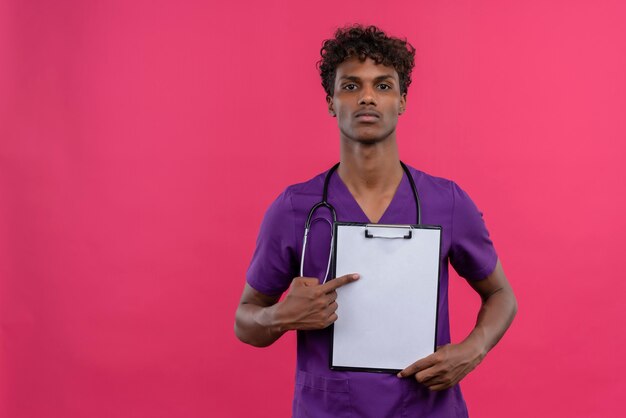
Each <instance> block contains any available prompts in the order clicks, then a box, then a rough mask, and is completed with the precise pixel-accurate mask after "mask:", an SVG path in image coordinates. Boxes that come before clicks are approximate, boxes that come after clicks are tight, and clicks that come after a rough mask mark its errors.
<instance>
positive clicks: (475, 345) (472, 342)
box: [462, 329, 489, 362]
mask: <svg viewBox="0 0 626 418" xmlns="http://www.w3.org/2000/svg"><path fill="white" fill-rule="evenodd" d="M462 344H463V345H465V346H466V347H468V348H469V349H470V350H471V351H472V353H474V356H475V358H476V359H478V361H479V362H480V361H482V360H483V359H484V358H485V356H486V355H487V353H488V352H489V347H488V345H487V343H486V339H485V338H484V336H482V335H481V333H480V331H479V330H476V329H475V330H474V331H472V333H470V335H469V336H468V337H467V338H466V339H465V340H464V341H463V343H462Z"/></svg>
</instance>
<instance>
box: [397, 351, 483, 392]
mask: <svg viewBox="0 0 626 418" xmlns="http://www.w3.org/2000/svg"><path fill="white" fill-rule="evenodd" d="M484 356H485V355H484V354H483V352H482V351H481V350H479V349H478V348H477V347H476V346H475V345H473V344H470V343H468V342H462V343H460V344H446V345H444V346H441V347H438V348H437V351H436V352H434V353H433V354H431V355H430V356H428V357H424V358H423V359H421V360H418V361H416V362H415V363H413V364H411V365H410V366H408V367H407V368H406V369H404V370H402V371H401V372H400V373H398V377H401V378H404V377H409V376H413V377H414V378H415V380H417V381H418V382H419V383H421V384H423V385H424V386H426V387H427V388H428V389H430V390H444V389H448V388H451V387H452V386H454V385H456V384H457V383H459V382H460V381H461V379H463V378H464V377H465V376H466V375H467V374H468V373H469V372H471V371H472V370H474V368H475V367H476V366H478V364H479V363H480V362H481V361H482V359H483V358H484Z"/></svg>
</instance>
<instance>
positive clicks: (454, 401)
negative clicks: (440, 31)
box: [235, 26, 517, 418]
mask: <svg viewBox="0 0 626 418" xmlns="http://www.w3.org/2000/svg"><path fill="white" fill-rule="evenodd" d="M321 54H322V58H321V60H320V63H319V69H320V73H321V77H322V85H323V86H324V89H325V90H326V94H327V97H326V100H327V102H328V111H329V113H330V114H331V115H332V116H333V117H336V118H337V122H338V125H339V137H340V144H341V145H340V151H341V152H340V164H339V167H338V169H337V170H336V172H335V173H334V174H333V173H331V175H330V177H329V180H328V201H329V203H331V204H332V205H333V206H334V207H335V208H336V212H337V220H339V221H346V222H362V223H382V224H413V223H415V219H416V211H417V210H416V205H415V203H414V197H413V193H412V188H411V186H410V182H409V180H408V178H407V173H408V174H410V175H411V176H412V178H413V180H414V181H415V184H416V188H417V192H418V194H419V198H420V202H421V207H422V223H423V224H430V225H441V226H442V257H441V259H440V272H441V273H440V291H439V312H438V318H439V319H438V330H437V345H438V347H439V348H438V349H437V351H436V352H435V353H434V354H432V355H430V356H428V357H426V358H423V359H415V362H414V363H413V364H410V365H409V364H407V367H406V368H405V369H404V370H402V371H401V372H400V373H399V374H398V375H397V376H396V375H393V374H385V373H367V372H349V371H334V370H331V369H330V368H329V350H330V349H329V341H330V340H329V339H330V336H331V334H330V330H329V328H328V326H329V325H330V324H332V323H333V322H334V321H335V320H336V319H337V315H336V314H335V311H336V309H337V302H336V301H335V298H336V296H337V294H336V291H335V290H336V289H337V288H338V287H340V286H350V285H351V283H352V282H354V281H356V280H358V279H359V277H358V272H355V274H349V275H346V276H342V277H338V278H335V279H333V280H329V281H327V282H325V283H323V281H324V277H325V274H326V269H327V263H328V253H329V248H330V240H331V236H330V228H329V224H330V223H331V222H332V217H331V216H330V214H329V213H328V211H327V210H325V209H324V208H321V209H320V210H318V211H317V212H316V215H315V216H314V217H313V221H312V225H311V232H310V234H309V237H308V243H307V247H306V262H305V267H304V268H305V270H304V275H307V276H308V277H297V276H299V269H300V260H301V255H302V247H303V242H302V238H303V234H304V228H305V222H306V218H307V215H308V214H309V210H310V209H311V207H312V206H313V205H315V204H316V203H317V202H319V201H320V200H322V192H323V189H324V181H325V178H326V175H327V174H328V173H323V174H320V175H318V176H317V177H315V178H313V179H312V180H310V181H308V182H306V183H302V184H296V185H293V186H290V187H288V188H287V189H286V190H285V191H284V192H283V193H282V194H281V195H280V196H279V197H278V198H277V199H276V201H275V202H274V203H273V204H272V205H271V207H270V208H269V209H268V211H267V213H266V215H265V218H264V220H263V223H262V225H261V230H260V233H259V237H258V240H257V247H256V250H255V253H254V256H253V259H252V262H251V264H250V267H249V269H248V273H247V284H246V286H245V289H244V291H243V295H242V297H241V302H240V305H239V307H238V309H237V314H236V322H235V332H236V334H237V336H238V337H239V339H241V340H242V341H243V342H246V343H248V344H252V345H255V346H259V347H262V346H267V345H270V344H272V343H273V342H274V341H276V340H277V339H278V338H280V336H282V335H283V334H284V333H285V332H288V331H290V330H297V331H298V361H297V371H296V388H295V395H294V400H293V415H294V416H295V417H305V416H306V417H342V416H353V417H396V416H397V417H400V416H410V417H446V418H450V417H466V416H467V408H466V406H465V402H464V400H463V397H462V395H461V392H460V389H459V386H458V383H459V381H460V380H461V379H462V378H463V377H464V376H465V375H467V374H468V373H469V372H470V371H472V370H473V369H474V368H475V367H476V366H477V365H478V364H479V363H480V362H481V361H482V359H483V358H484V357H485V355H486V354H487V352H488V351H489V350H490V349H491V348H492V347H493V346H494V345H495V344H496V343H497V342H498V340H499V339H500V338H501V337H502V335H503V334H504V332H505V331H506V329H507V328H508V327H509V325H510V323H511V321H512V320H513V317H514V315H515V312H516V310H517V303H516V300H515V296H514V295H513V292H512V290H511V287H510V286H509V284H508V281H507V279H506V277H505V275H504V272H503V270H502V267H501V265H500V262H499V261H498V258H497V255H496V252H495V250H494V248H493V245H492V242H491V240H490V239H489V235H488V232H487V230H486V228H485V225H484V222H483V220H482V216H481V214H480V212H479V211H478V209H477V208H476V206H475V205H474V204H473V202H472V201H471V199H470V198H469V197H468V195H467V194H466V193H465V192H463V190H461V189H460V188H459V187H458V186H457V185H456V184H455V183H453V182H451V181H449V180H445V179H441V178H437V177H432V176H429V175H428V174H425V173H423V172H421V171H418V170H415V169H413V168H409V169H408V171H407V172H405V171H404V170H403V167H402V165H401V163H400V160H399V156H398V146H397V142H396V124H397V122H398V117H399V115H401V114H402V113H403V112H404V110H405V108H406V98H407V88H408V86H409V84H410V83H411V78H410V75H411V70H412V68H413V60H414V54H415V50H414V48H413V47H412V46H411V45H410V44H408V43H407V42H406V41H402V40H400V39H397V38H392V37H388V36H387V35H385V33H383V32H382V31H380V30H379V29H378V28H376V27H373V26H370V27H362V26H352V27H346V28H343V29H339V30H338V31H337V32H336V33H335V37H334V38H333V39H329V40H326V41H325V42H324V46H323V48H322V51H321ZM448 260H449V261H450V264H451V265H452V266H453V267H454V269H455V270H456V271H457V272H458V273H459V274H460V275H461V276H463V277H464V278H466V279H467V281H468V283H469V284H470V286H472V288H473V289H474V290H475V291H476V292H477V293H478V294H479V295H480V297H481V298H482V306H481V309H480V312H479V314H478V320H477V323H476V326H475V328H474V329H473V331H472V332H471V333H470V334H469V336H468V337H467V338H466V339H465V340H463V341H462V342H460V343H458V344H450V330H449V318H448ZM285 291H287V294H286V296H285V298H284V299H283V300H282V301H279V298H280V296H281V295H282V294H283V292H285Z"/></svg>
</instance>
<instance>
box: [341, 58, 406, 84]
mask: <svg viewBox="0 0 626 418" xmlns="http://www.w3.org/2000/svg"><path fill="white" fill-rule="evenodd" d="M335 77H336V80H339V79H356V78H358V79H361V78H372V79H381V78H393V79H395V80H398V78H399V77H398V72H397V71H396V70H395V68H393V67H391V66H387V65H383V64H377V63H376V61H374V60H373V59H371V58H369V57H368V58H366V59H365V60H364V61H361V60H360V59H359V58H358V57H351V58H348V59H347V60H345V61H344V62H342V63H341V64H339V65H338V66H337V72H336V75H335Z"/></svg>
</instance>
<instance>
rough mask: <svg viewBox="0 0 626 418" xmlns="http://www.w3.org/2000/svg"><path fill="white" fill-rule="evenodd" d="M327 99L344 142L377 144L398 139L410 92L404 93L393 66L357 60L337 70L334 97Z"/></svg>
mask: <svg viewBox="0 0 626 418" xmlns="http://www.w3.org/2000/svg"><path fill="white" fill-rule="evenodd" d="M326 100H327V102H328V111H329V112H330V114H331V115H334V116H336V117H337V122H338V124H339V131H340V133H341V138H342V139H344V140H348V141H356V142H360V143H365V144H374V143H377V142H381V141H384V140H386V139H387V138H392V137H393V138H395V132H396V125H397V123H398V116H399V115H400V114H402V112H404V109H405V106H406V93H405V94H401V93H400V79H399V77H398V73H397V72H396V70H395V69H394V68H393V67H387V66H384V65H380V64H376V62H375V61H374V60H372V59H371V58H366V59H365V61H363V62H361V61H359V59H358V58H356V57H354V58H349V59H347V60H346V61H344V62H342V63H341V64H340V65H339V66H338V67H337V73H336V75H335V90H334V94H333V96H332V97H330V96H329V97H327V99H326Z"/></svg>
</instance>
